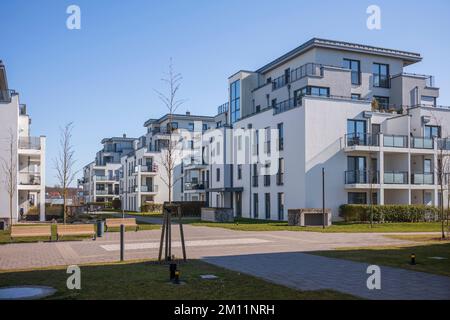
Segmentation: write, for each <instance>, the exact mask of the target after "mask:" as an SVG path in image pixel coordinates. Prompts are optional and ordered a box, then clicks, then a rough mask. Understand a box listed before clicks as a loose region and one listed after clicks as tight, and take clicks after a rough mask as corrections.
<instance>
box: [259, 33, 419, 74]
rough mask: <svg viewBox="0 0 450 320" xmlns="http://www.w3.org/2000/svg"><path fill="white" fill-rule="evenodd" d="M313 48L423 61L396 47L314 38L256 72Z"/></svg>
mask: <svg viewBox="0 0 450 320" xmlns="http://www.w3.org/2000/svg"><path fill="white" fill-rule="evenodd" d="M312 48H328V49H337V50H345V51H353V52H361V53H367V54H374V55H381V56H389V57H394V58H399V59H403V62H404V65H405V66H407V65H410V64H413V63H416V62H420V61H422V57H421V56H420V54H419V53H414V52H408V51H401V50H395V49H386V48H380V47H374V46H368V45H365V44H357V43H350V42H344V41H335V40H326V39H319V38H313V39H311V40H309V41H307V42H305V43H304V44H302V45H301V46H299V47H297V48H295V49H294V50H291V51H289V52H288V53H286V54H284V55H282V56H281V57H279V58H277V59H275V60H273V61H272V62H270V63H268V64H266V65H265V66H263V67H262V68H259V69H258V70H256V71H255V72H257V73H265V72H267V71H269V70H271V69H273V68H276V67H277V66H279V65H280V64H282V63H284V62H286V61H287V60H290V59H292V58H294V57H296V56H299V55H301V54H302V53H304V52H306V51H308V50H310V49H312Z"/></svg>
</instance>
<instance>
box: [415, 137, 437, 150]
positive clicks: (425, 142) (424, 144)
mask: <svg viewBox="0 0 450 320" xmlns="http://www.w3.org/2000/svg"><path fill="white" fill-rule="evenodd" d="M411 147H412V148H414V149H434V141H433V138H423V137H411Z"/></svg>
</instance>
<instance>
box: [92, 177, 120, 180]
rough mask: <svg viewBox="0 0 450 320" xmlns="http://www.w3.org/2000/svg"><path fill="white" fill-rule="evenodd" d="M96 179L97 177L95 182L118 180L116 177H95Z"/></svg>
mask: <svg viewBox="0 0 450 320" xmlns="http://www.w3.org/2000/svg"><path fill="white" fill-rule="evenodd" d="M94 177H95V181H114V180H117V179H116V177H115V176H94ZM117 178H118V177H117Z"/></svg>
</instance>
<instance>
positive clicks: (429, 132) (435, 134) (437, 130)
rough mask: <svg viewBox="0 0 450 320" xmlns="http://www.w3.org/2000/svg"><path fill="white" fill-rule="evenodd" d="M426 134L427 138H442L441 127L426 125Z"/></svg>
mask: <svg viewBox="0 0 450 320" xmlns="http://www.w3.org/2000/svg"><path fill="white" fill-rule="evenodd" d="M424 136H425V138H440V137H441V127H439V126H425V130H424Z"/></svg>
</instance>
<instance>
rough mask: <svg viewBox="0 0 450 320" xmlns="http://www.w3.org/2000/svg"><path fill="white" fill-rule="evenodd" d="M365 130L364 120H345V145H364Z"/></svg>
mask: <svg viewBox="0 0 450 320" xmlns="http://www.w3.org/2000/svg"><path fill="white" fill-rule="evenodd" d="M366 130H367V129H366V121H364V120H353V119H352V120H347V145H348V146H354V145H365V144H366V132H367V131H366Z"/></svg>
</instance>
